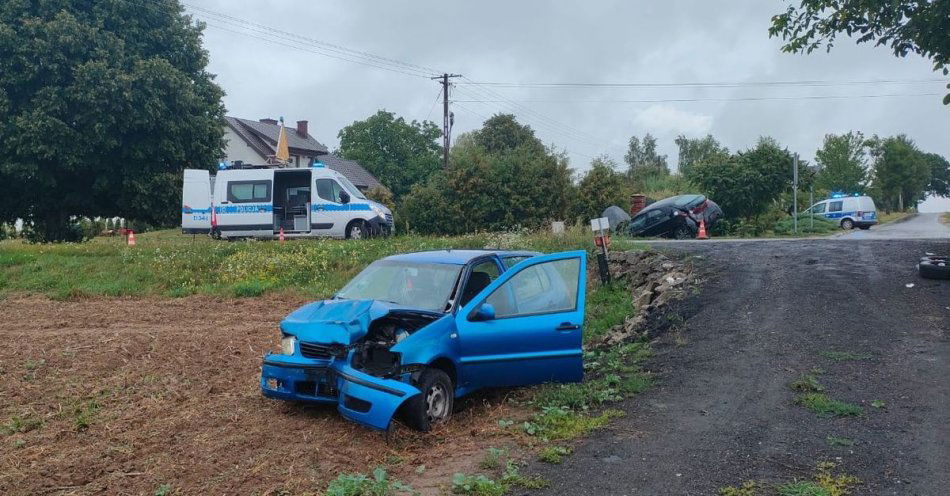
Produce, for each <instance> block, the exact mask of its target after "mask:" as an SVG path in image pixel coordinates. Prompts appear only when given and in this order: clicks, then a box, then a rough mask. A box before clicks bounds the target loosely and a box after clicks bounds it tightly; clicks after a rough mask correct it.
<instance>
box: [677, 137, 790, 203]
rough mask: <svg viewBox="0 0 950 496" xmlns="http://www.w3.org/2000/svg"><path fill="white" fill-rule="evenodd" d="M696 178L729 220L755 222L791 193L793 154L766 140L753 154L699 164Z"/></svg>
mask: <svg viewBox="0 0 950 496" xmlns="http://www.w3.org/2000/svg"><path fill="white" fill-rule="evenodd" d="M693 176H694V180H695V181H696V184H698V185H699V187H700V190H701V191H702V192H703V193H704V194H706V195H708V196H709V197H710V198H712V199H713V200H715V201H716V202H717V203H718V204H719V206H720V207H722V210H723V212H724V213H725V215H726V216H727V217H744V218H747V219H756V218H758V217H759V215H761V214H762V213H764V212H766V211H767V210H769V208H770V207H771V206H774V205H775V204H776V202H777V201H778V200H779V199H780V197H781V196H782V195H783V194H784V193H786V192H788V191H790V190H791V183H792V154H791V153H789V152H788V150H786V149H783V148H781V147H780V146H779V144H778V143H777V142H776V141H775V140H774V139H772V138H769V137H764V138H760V139H759V142H758V144H756V146H755V148H752V149H751V150H748V151H744V152H739V153H737V154H735V155H733V156H731V157H728V158H720V159H717V160H713V161H709V162H702V163H699V164H696V166H695V168H694V170H693Z"/></svg>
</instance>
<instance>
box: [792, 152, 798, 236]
mask: <svg viewBox="0 0 950 496" xmlns="http://www.w3.org/2000/svg"><path fill="white" fill-rule="evenodd" d="M792 216H793V217H792V225H793V226H795V235H796V236H797V235H798V153H795V155H794V156H793V157H792Z"/></svg>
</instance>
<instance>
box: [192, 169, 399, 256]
mask: <svg viewBox="0 0 950 496" xmlns="http://www.w3.org/2000/svg"><path fill="white" fill-rule="evenodd" d="M181 228H182V232H184V233H186V234H211V235H212V236H215V237H222V238H229V239H236V238H266V239H273V238H276V237H278V236H279V235H280V232H281V230H283V232H284V236H285V237H288V238H294V237H333V238H341V239H342V238H357V239H358V238H364V237H367V236H372V235H380V234H382V235H389V234H393V232H394V225H393V216H392V212H391V211H390V210H389V209H388V208H386V207H385V206H384V205H381V204H379V203H377V202H374V201H372V200H369V199H368V198H366V197H365V196H364V195H363V193H362V192H360V190H359V189H357V188H356V186H354V185H353V183H351V182H350V181H349V180H348V179H347V178H346V177H344V176H343V175H342V174H340V173H339V172H336V171H334V170H331V169H329V168H327V167H324V166H323V164H322V163H320V162H314V164H313V167H310V168H277V167H273V166H263V165H260V166H248V165H243V164H242V165H239V166H236V167H222V168H221V170H219V171H218V173H217V175H215V176H211V174H210V173H209V172H208V171H206V170H197V169H186V170H185V175H184V183H183V187H182V205H181Z"/></svg>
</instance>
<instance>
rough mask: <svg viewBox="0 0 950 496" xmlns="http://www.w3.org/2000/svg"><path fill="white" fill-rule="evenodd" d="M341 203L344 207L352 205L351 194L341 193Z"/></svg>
mask: <svg viewBox="0 0 950 496" xmlns="http://www.w3.org/2000/svg"><path fill="white" fill-rule="evenodd" d="M340 203H342V204H344V205H346V204H347V203H350V194H349V193H347V192H346V191H340Z"/></svg>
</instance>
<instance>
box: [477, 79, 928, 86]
mask: <svg viewBox="0 0 950 496" xmlns="http://www.w3.org/2000/svg"><path fill="white" fill-rule="evenodd" d="M945 82H946V81H945V80H943V79H939V78H930V79H868V80H848V81H833V80H798V81H796V80H788V81H724V82H685V83H673V82H642V83H635V82H629V83H622V82H614V83H611V82H606V83H601V82H562V83H559V82H484V81H482V82H478V81H469V82H467V83H462V84H468V85H475V86H491V87H499V88H742V87H751V86H855V85H878V84H883V85H891V84H926V83H945Z"/></svg>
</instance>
